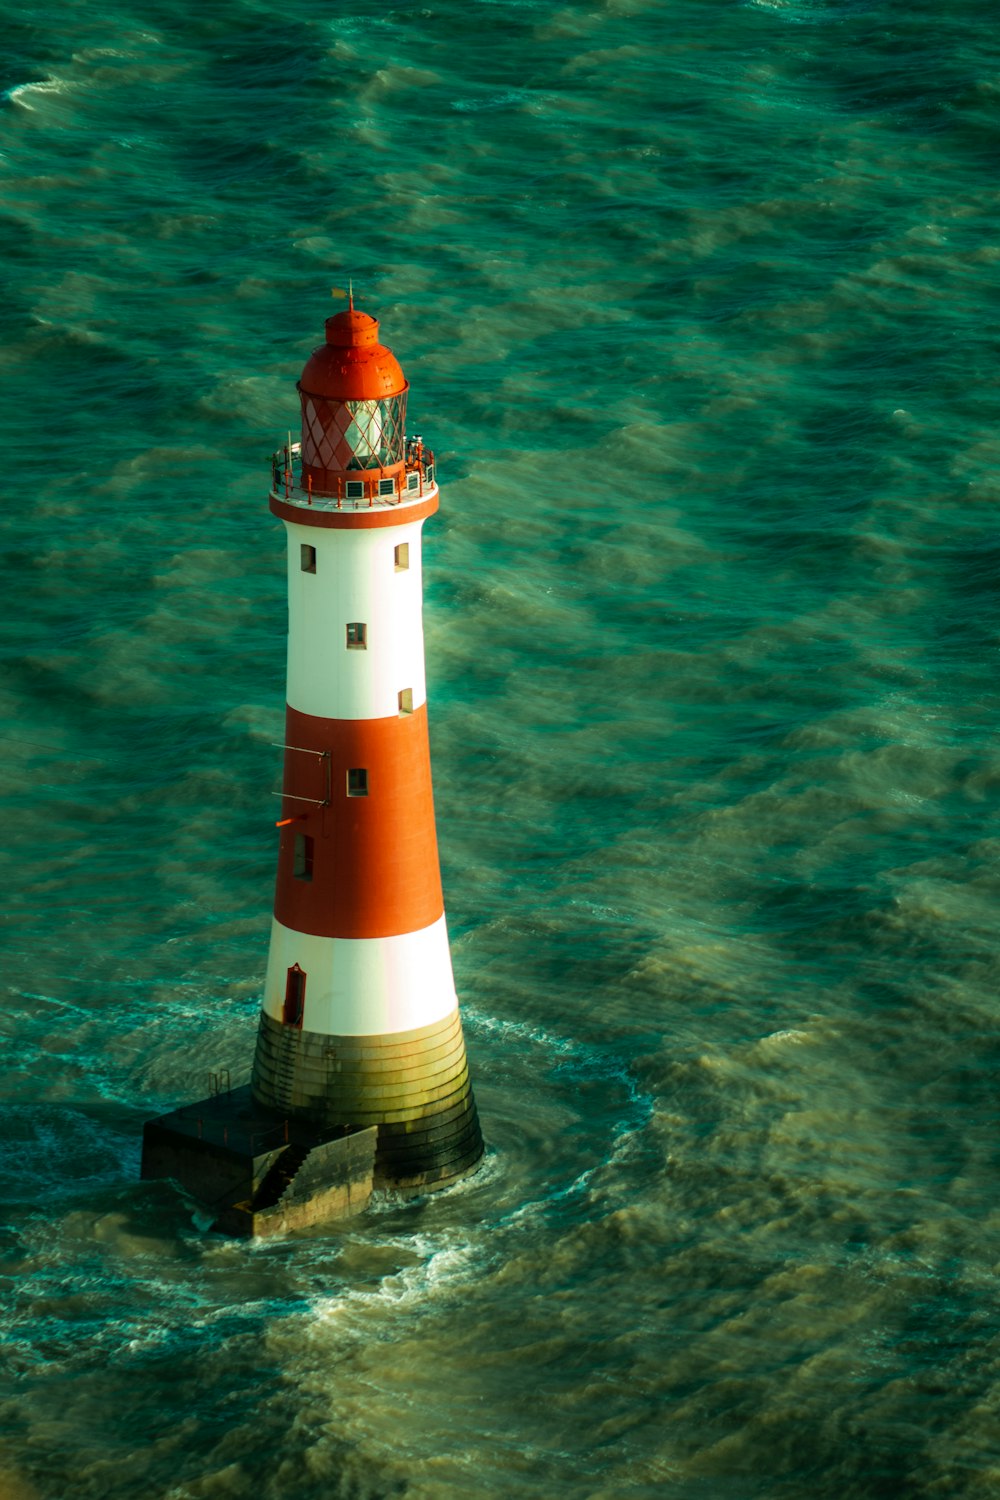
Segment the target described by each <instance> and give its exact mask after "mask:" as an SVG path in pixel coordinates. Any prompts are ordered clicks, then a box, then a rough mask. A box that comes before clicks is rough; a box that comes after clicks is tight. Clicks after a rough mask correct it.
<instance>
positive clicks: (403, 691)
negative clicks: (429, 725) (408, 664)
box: [396, 688, 413, 714]
mask: <svg viewBox="0 0 1000 1500" xmlns="http://www.w3.org/2000/svg"><path fill="white" fill-rule="evenodd" d="M396 696H397V698H398V700H399V711H400V713H401V714H412V712H413V689H412V688H400V690H399V692H398V693H397V695H396Z"/></svg>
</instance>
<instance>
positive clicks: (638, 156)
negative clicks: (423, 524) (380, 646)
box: [0, 0, 1000, 1500]
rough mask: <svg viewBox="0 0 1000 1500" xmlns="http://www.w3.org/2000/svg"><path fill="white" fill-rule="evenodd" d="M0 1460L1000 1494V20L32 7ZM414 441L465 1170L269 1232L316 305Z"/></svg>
mask: <svg viewBox="0 0 1000 1500" xmlns="http://www.w3.org/2000/svg"><path fill="white" fill-rule="evenodd" d="M0 72H2V73H3V77H2V78H0V88H2V90H4V91H5V92H4V98H3V103H2V105H0V171H2V173H3V175H4V177H5V179H6V181H5V192H4V204H5V207H4V210H3V227H2V235H3V239H2V243H3V253H4V259H5V267H6V276H5V296H4V299H3V302H2V305H0V319H2V324H3V333H4V337H3V341H2V353H0V378H2V379H3V385H4V392H5V397H6V399H5V400H4V402H3V405H2V412H3V415H2V418H0V421H2V423H3V432H4V440H5V445H6V451H7V453H8V461H7V464H6V481H7V505H6V508H5V514H6V517H7V540H6V544H5V547H4V552H3V559H2V566H3V569H4V585H5V597H6V598H7V600H8V601H9V605H10V608H9V609H8V612H7V620H8V629H7V632H6V635H5V640H4V646H3V668H4V670H3V676H2V681H0V745H2V747H3V750H4V755H3V761H2V765H3V778H4V790H5V797H6V804H5V805H6V830H7V838H6V840H5V852H4V863H5V871H4V874H5V879H4V888H5V890H6V892H7V901H6V922H5V931H6V939H7V946H6V956H5V962H4V970H3V972H4V978H5V982H6V988H7V995H8V1004H7V1006H6V1007H5V1010H4V1013H3V1021H2V1024H3V1027H4V1030H5V1033H6V1036H7V1047H6V1053H7V1058H8V1071H7V1074H6V1079H5V1082H4V1085H3V1099H4V1108H3V1110H2V1112H0V1137H2V1140H3V1142H4V1144H5V1147H6V1149H5V1150H4V1152H3V1155H2V1157H0V1179H2V1201H3V1203H4V1205H5V1213H4V1215H3V1229H2V1236H0V1275H2V1277H3V1285H4V1296H3V1299H2V1302H0V1337H2V1339H3V1342H4V1354H5V1358H4V1368H5V1370H6V1371H7V1378H6V1380H5V1381H4V1383H3V1386H2V1387H0V1497H2V1500H39V1497H44V1500H50V1497H51V1500H64V1497H66V1496H67V1495H72V1496H73V1497H81V1500H86V1497H94V1500H98V1497H100V1500H119V1497H122V1500H124V1497H131V1496H142V1497H144V1500H146V1497H157V1500H202V1497H205V1500H207V1497H244V1496H246V1497H253V1500H271V1497H274V1500H278V1497H281V1500H284V1497H286V1496H287V1495H288V1494H290V1493H293V1492H294V1493H296V1494H298V1495H301V1496H303V1497H317V1500H319V1497H324V1500H326V1497H343V1500H381V1497H388V1496H397V1495H405V1496H407V1497H409V1500H459V1497H466V1496H469V1495H476V1496H479V1495H482V1496H484V1497H490V1496H497V1497H511V1496H526V1497H527V1496H532V1497H534V1496H540V1497H546V1500H618V1497H623V1496H629V1497H632V1496H634V1497H643V1496H654V1495H655V1496H657V1497H659V1496H662V1495H669V1496H675V1497H678V1500H702V1497H705V1500H751V1497H753V1500H757V1497H760V1500H790V1497H800V1496H808V1497H810V1500H819V1497H823V1500H825V1497H830V1500H874V1497H883V1496H885V1497H889V1496H892V1497H897V1496H902V1497H919V1500H940V1497H949V1500H950V1497H960V1500H984V1497H988V1496H994V1495H1000V1438H998V1432H1000V1427H998V1416H1000V1412H998V1406H1000V1365H998V1356H997V1341H996V1315H995V1295H996V1286H995V1276H996V1268H997V1263H998V1260H1000V1215H998V1211H997V1207H996V1190H995V1183H996V1165H997V1151H996V1138H995V1085H994V1082H993V1075H994V1072H995V1068H996V1063H997V1060H998V1041H997V1036H998V1032H997V1022H996V999H995V993H996V976H997V960H996V942H995V925H996V924H995V913H996V896H997V885H998V877H997V874H996V866H995V860H996V856H997V853H998V850H1000V828H998V821H997V809H998V799H1000V758H998V754H997V750H996V744H995V740H996V736H995V733H994V716H995V701H994V688H993V682H994V676H995V660H996V652H997V639H998V626H1000V616H998V606H997V589H996V583H997V573H998V565H1000V544H998V539H997V527H996V501H997V498H998V495H1000V485H998V480H997V460H998V457H1000V447H998V442H997V438H996V436H995V431H996V426H997V417H998V415H1000V413H998V405H1000V403H998V399H997V395H996V391H995V378H994V367H995V362H996V351H995V342H996V340H995V333H994V324H995V321H996V311H997V307H998V301H1000V293H998V288H1000V281H998V262H1000V237H998V214H997V209H998V203H1000V192H998V190H997V188H996V185H995V180H994V179H995V165H996V154H997V147H998V124H1000V116H998V108H1000V78H998V73H997V61H996V50H995V41H994V35H993V27H992V24H991V17H989V16H988V15H987V14H986V12H985V11H984V10H983V9H981V8H980V7H976V6H971V5H964V4H963V5H960V6H959V7H958V8H957V9H955V8H954V7H953V8H951V9H950V10H949V11H947V12H943V11H941V10H940V8H933V7H930V6H928V5H926V4H923V3H919V0H918V3H917V4H915V5H910V6H909V7H908V8H907V9H906V11H905V13H903V12H901V11H900V10H899V9H898V8H896V7H891V6H889V5H888V4H886V3H885V0H881V3H871V4H867V3H863V0H862V3H854V4H838V5H834V4H833V3H821V0H794V3H793V0H790V3H787V4H782V3H778V0H774V3H767V4H764V3H761V4H747V5H736V4H729V5H722V4H712V5H708V6H706V5H700V6H695V5H692V4H678V5H675V6H672V7H670V8H669V10H667V9H666V8H664V7H663V6H662V4H659V3H653V0H606V3H603V4H597V3H594V4H591V3H582V4H570V5H565V6H558V5H554V4H550V3H546V0H497V3H492V0H479V3H478V4H476V5H474V6H467V5H465V6H463V5H460V4H457V3H454V0H446V3H444V4H440V5H432V6H426V7H414V8H400V9H395V10H390V9H386V8H384V7H382V6H378V5H373V4H370V3H363V4H362V5H361V6H360V7H357V6H356V7H354V10H353V12H352V14H351V15H350V17H348V18H340V17H339V16H337V15H336V14H334V13H332V12H331V11H330V10H329V9H328V8H324V7H321V6H319V5H315V4H310V3H305V0H290V3H289V4H288V5H287V6H286V7H285V8H284V10H283V11H282V12H281V13H280V14H279V13H278V12H276V11H274V10H272V9H269V8H268V7H266V6H264V5H263V4H257V3H250V0H219V3H217V4H215V5H213V6H212V7H211V8H204V9H203V11H202V12H193V11H192V10H191V9H190V8H189V7H185V6H182V5H180V4H179V3H177V0H145V3H141V4H136V5H132V6H129V7H123V6H121V5H120V4H116V6H115V7H114V8H113V9H112V10H108V9H106V8H105V9H98V8H97V7H96V6H93V5H91V4H88V3H85V0H81V3H76V4H73V5H69V6H65V5H64V6H60V7H55V6H53V5H47V4H33V5H31V6H28V7H21V8H19V9H18V10H17V12H16V13H15V14H13V15H12V16H10V17H8V18H7V21H6V32H5V48H4V53H3V57H2V60H0ZM348 276H353V277H354V284H355V288H356V292H357V295H358V300H359V303H360V304H361V305H363V306H365V307H366V308H370V309H371V310H372V311H373V312H375V313H376V314H377V315H378V316H379V317H380V318H381V319H382V326H383V333H384V336H385V338H386V340H387V342H388V343H390V345H391V346H392V347H393V348H394V350H395V352H396V353H397V355H398V356H399V357H400V359H401V360H402V362H403V365H404V368H405V370H406V372H407V375H408V377H409V379H410V381H411V383H412V393H411V399H410V425H411V428H412V429H414V430H418V431H421V432H422V433H423V434H424V436H425V438H426V439H427V441H428V442H429V443H430V444H431V445H432V446H433V447H434V448H435V449H436V451H437V455H438V460H439V474H440V477H441V482H442V508H441V511H440V513H439V515H438V516H437V517H435V518H434V520H433V521H432V522H431V523H430V524H429V525H428V527H427V529H426V551H425V568H426V572H425V577H426V589H427V592H426V619H425V626H426V639H427V652H428V680H429V693H430V711H431V725H432V731H431V732H432V750H433V756H434V767H435V790H436V802H437V810H438V824H439V834H440V840H441V848H442V858H443V868H444V877H445V889H446V897H447V903H448V914H449V923H450V930H451V934H452V943H453V952H454V959H455V966H456V977H457V980H458V985H459V992H460V995H461V998H462V1005H463V1014H464V1016H465V1019H466V1030H467V1036H468V1041H469V1048H470V1054H471V1057H472V1063H473V1068H474V1073H475V1084H476V1093H477V1098H478V1102H479V1106H480V1112H481V1115H482V1117H483V1121H484V1126H485V1129H486V1133H487V1136H488V1140H489V1156H488V1159H487V1163H486V1166H485V1168H484V1169H483V1171H482V1172H481V1173H480V1174H478V1175H477V1176H476V1177H475V1178H473V1179H471V1180H469V1181H468V1182H466V1183H465V1184H463V1185H461V1186H460V1187H458V1188H457V1189H454V1190H452V1191H451V1192H448V1193H445V1194H442V1195H440V1196H438V1197H436V1198H429V1199H427V1200H426V1201H423V1202H421V1203H418V1204H402V1203H396V1202H393V1201H391V1200H387V1201H383V1202H381V1203H380V1204H379V1205H378V1206H377V1208H376V1209H375V1211H374V1212H372V1213H370V1214H369V1215H367V1216H366V1217H365V1218H363V1219H358V1220H356V1221H351V1222H350V1223H348V1224H346V1225H340V1226H335V1227H332V1228H329V1229H327V1230H326V1231H324V1232H322V1233H319V1232H317V1233H312V1234H307V1235H301V1236H298V1237H295V1238H291V1239H288V1240H286V1241H282V1242H276V1243H275V1242H269V1243H255V1244H250V1245H245V1244H233V1243H229V1242H226V1241H223V1240H221V1239H220V1238H218V1237H217V1236H213V1235H211V1234H210V1233H208V1232H207V1231H206V1230H205V1228H204V1225H203V1223H202V1222H201V1220H200V1219H199V1217H198V1215H197V1213H196V1212H194V1211H193V1208H192V1205H191V1204H190V1203H189V1202H188V1201H187V1200H186V1199H185V1198H184V1197H183V1196H182V1195H181V1194H180V1193H179V1192H178V1191H177V1190H176V1189H175V1188H174V1187H172V1186H171V1185H169V1184H165V1183H154V1184H141V1183H139V1182H138V1181H137V1175H138V1157H139V1136H140V1131H141V1124H142V1121H143V1120H144V1119H145V1118H147V1117H148V1116H149V1115H151V1114H154V1113H156V1112H158V1111H160V1110H163V1109H166V1108H169V1107H172V1106H173V1105H174V1104H175V1103H176V1102H178V1101H180V1100H183V1099H185V1098H189V1097H192V1096H194V1095H196V1094H197V1093H198V1092H199V1091H202V1090H203V1089H204V1085H205V1072H206V1070H207V1069H208V1068H209V1067H229V1068H230V1069H231V1070H232V1073H233V1078H234V1081H235V1080H237V1079H239V1078H242V1077H245V1076H246V1074H247V1072H248V1070H249V1064H250V1059H251V1054H252V1047H253V1037H254V1027H255V1017H256V1012H257V1008H258V1006H259V999H260V989H261V984H262V979H263V971H264V962H265V956H266V942H267V931H268V921H269V912H270V904H271V899H272V878H273V863H274V853H275V848H274V835H273V831H272V829H273V819H274V809H275V806H276V803H275V800H274V798H273V796H272V790H273V788H274V787H275V786H276V785H277V781H278V777H279V768H278V764H277V760H276V756H277V752H276V751H275V750H274V749H273V748H272V742H273V741H275V740H278V739H280V727H281V722H282V708H283V687H284V684H283V677H284V641H283V634H284V597H283V590H284V583H283V565H282V536H281V532H280V527H278V526H277V525H276V523H274V522H273V520H272V518H271V517H270V516H269V514H268V511H267V507H266V503H265V500H264V493H265V487H266V465H265V457H266V455H267V454H268V453H269V452H270V451H271V449H272V448H273V447H274V444H275V442H276V440H278V439H279V438H280V437H281V435H282V434H283V433H284V431H285V430H286V429H287V428H288V427H289V426H290V425H293V424H294V422H295V413H296V409H297V402H296V396H295V390H294V382H295V379H296V378H297V375H298V373H299V371H300V369H301V366H302V364H303V362H304V360H305V357H306V356H307V354H308V352H309V350H310V348H311V347H312V346H313V345H314V344H315V343H316V342H318V341H319V337H320V333H321V323H322V319H323V318H324V317H325V316H327V314H328V313H329V312H330V311H331V310H332V309H333V308H335V306H336V304H332V303H331V301H330V297H329V289H330V287H331V285H340V284H342V283H343V282H344V281H345V279H346V278H347V277H348Z"/></svg>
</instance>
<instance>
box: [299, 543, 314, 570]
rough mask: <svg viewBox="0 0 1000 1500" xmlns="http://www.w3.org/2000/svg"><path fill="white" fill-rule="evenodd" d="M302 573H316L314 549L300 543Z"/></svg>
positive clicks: (307, 544)
mask: <svg viewBox="0 0 1000 1500" xmlns="http://www.w3.org/2000/svg"><path fill="white" fill-rule="evenodd" d="M301 559H302V571H303V573H315V571H316V548H315V547H310V545H309V543H308V542H303V543H302V549H301Z"/></svg>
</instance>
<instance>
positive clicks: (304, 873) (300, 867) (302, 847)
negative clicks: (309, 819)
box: [293, 833, 316, 880]
mask: <svg viewBox="0 0 1000 1500" xmlns="http://www.w3.org/2000/svg"><path fill="white" fill-rule="evenodd" d="M315 842H316V841H315V839H311V838H310V837H309V835H308V834H307V833H297V834H296V835H295V864H294V866H293V869H294V872H295V878H296V880H312V878H313V847H314V845H315Z"/></svg>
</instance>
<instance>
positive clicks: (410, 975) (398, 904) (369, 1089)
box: [143, 297, 483, 1232]
mask: <svg viewBox="0 0 1000 1500" xmlns="http://www.w3.org/2000/svg"><path fill="white" fill-rule="evenodd" d="M298 389H299V395H300V399H301V438H300V440H299V441H298V442H293V441H292V440H291V439H290V438H289V441H288V442H287V444H286V445H285V446H284V448H283V449H281V450H279V451H278V452H277V453H276V454H275V456H274V459H273V461H272V464H271V474H270V477H271V485H270V494H269V505H270V509H271V511H272V512H273V514H274V515H275V516H276V517H277V518H278V519H279V520H280V521H281V522H282V523H283V525H284V528H285V532H286V537H287V564H288V567H287V576H288V658H287V691H286V700H287V701H286V711H285V725H284V738H283V742H282V751H283V757H284V775H283V783H282V790H281V799H282V800H281V813H280V817H279V818H278V819H277V824H278V831H279V838H278V854H277V879H276V889H275V901H274V914H273V918H272V922H271V933H270V945H269V954H268V963H267V975H266V980H265V986H264V995H263V1002H262V1007H261V1014H260V1021H259V1030H258V1034H257V1043H256V1052H255V1056H254V1061H253V1071H252V1077H251V1082H250V1085H249V1087H248V1088H243V1089H236V1090H232V1089H230V1087H229V1083H228V1075H227V1074H226V1073H225V1072H224V1071H221V1072H219V1073H218V1074H216V1075H215V1082H214V1086H213V1091H212V1093H211V1094H210V1095H209V1097H208V1099H205V1100H202V1101H200V1102H199V1103H198V1104H196V1105H191V1106H186V1107H185V1109H183V1110H180V1111H175V1112H174V1113H173V1114H171V1115H169V1116H164V1117H161V1118H160V1119H159V1120H157V1121H151V1122H149V1124H148V1125H147V1127H146V1138H145V1146H144V1159H143V1175H144V1176H148V1177H155V1176H166V1175H171V1176H175V1177H177V1178H179V1179H180V1181H181V1182H182V1184H183V1185H184V1186H186V1187H188V1188H189V1190H190V1191H192V1192H193V1193H194V1194H195V1196H196V1197H198V1196H200V1197H201V1198H202V1200H203V1201H206V1200H207V1198H208V1196H209V1194H210V1192H211V1193H212V1194H214V1198H215V1200H216V1203H215V1206H216V1207H218V1208H219V1212H218V1216H217V1222H218V1226H219V1227H221V1228H224V1229H225V1228H228V1229H232V1230H234V1231H235V1232H268V1231H269V1229H270V1228H271V1227H296V1225H298V1224H306V1223H313V1222H317V1220H319V1219H321V1218H323V1217H332V1216H335V1215H336V1214H338V1213H344V1212H354V1211H356V1210H357V1208H358V1207H360V1206H363V1205H364V1203H365V1202H367V1198H368V1195H369V1194H370V1192H371V1189H372V1188H373V1187H379V1186H380V1187H385V1188H390V1189H397V1190H402V1191H404V1192H407V1191H408V1192H415V1191H426V1190H428V1189H431V1188H436V1187H441V1186H445V1185H447V1184H449V1183H452V1182H455V1181H456V1180H457V1179H459V1178H460V1177H462V1176H464V1175H466V1174H467V1173H469V1172H471V1171H472V1170H474V1169H475V1167H476V1166H477V1165H478V1163H479V1161H480V1158H481V1157H482V1153H483V1140H482V1135H481V1131H480V1127H479V1121H478V1117H477V1113H476V1106H475V1101H474V1099H473V1094H472V1089H471V1085H470V1081H469V1068H468V1062H467V1058H466V1050H465V1042H464V1039H463V1034H462V1024H461V1019H460V1016H459V1009H458V1000H457V996H456V993H455V983H454V977H453V974H452V965H451V954H450V949H449V944H448V933H447V927H446V922H445V911H444V900H443V895H442V887H441V876H440V867H439V860H438V850H437V835H436V829H435V821H434V802H433V793H432V787H431V763H430V749H429V742H428V727H427V691H426V679H425V670H424V648H423V627H422V604H423V600H422V593H423V591H422V568H421V538H422V530H423V524H424V522H425V521H426V520H427V518H428V517H429V516H432V515H433V514H434V513H435V511H436V510H437V508H438V487H437V480H436V474H435V465H434V456H433V454H432V453H431V451H430V450H429V449H428V448H427V447H425V445H424V443H423V441H422V439H421V438H420V437H413V436H410V437H408V436H407V435H406V401H407V394H408V390H409V385H408V382H407V380H406V379H405V377H404V375H403V371H402V369H401V368H400V365H399V363H398V361H397V360H396V358H395V357H394V355H393V354H392V352H391V351H390V350H389V349H388V348H387V347H386V346H385V345H384V344H382V343H381V341H380V336H379V325H378V322H377V321H376V319H375V318H374V317H372V316H371V315H370V314H368V313H365V312H362V311H360V310H359V309H356V308H355V307H354V303H353V297H352V298H351V301H350V303H349V306H348V307H347V308H346V309H345V310H344V311H342V312H339V313H337V314H336V315H335V316H333V317H331V318H328V319H327V320H326V337H325V340H324V342H323V343H322V344H321V345H320V346H319V347H318V348H317V349H315V350H314V352H313V353H312V355H311V356H310V358H309V360H308V361H307V363H306V365H305V368H304V370H303V372H302V377H301V380H300V381H299V387H298ZM199 1110H200V1112H201V1113H200V1115H198V1116H197V1120H198V1131H197V1132H195V1131H194V1129H193V1124H192V1121H193V1119H194V1118H195V1116H194V1115H192V1111H199ZM206 1143H207V1145H206ZM220 1151H222V1153H223V1154H225V1153H227V1152H228V1153H229V1155H230V1156H231V1157H234V1160H235V1158H236V1157H238V1158H239V1170H238V1171H236V1172H235V1175H233V1173H230V1174H229V1175H228V1176H227V1174H226V1171H225V1170H222V1168H221V1166H220V1161H219V1152H220ZM206 1154H209V1155H213V1157H214V1166H213V1168H212V1170H211V1172H210V1173H209V1174H208V1177H209V1178H210V1181H209V1180H207V1179H206V1175H205V1171H206V1169H205V1158H206ZM230 1166H233V1162H232V1161H231V1162H230ZM234 1171H235V1168H234ZM220 1173H221V1175H220ZM230 1178H231V1179H232V1180H231V1181H230ZM220 1184H223V1186H222V1189H221V1192H219V1191H216V1190H217V1189H219V1187H220ZM224 1200H225V1201H224Z"/></svg>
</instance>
